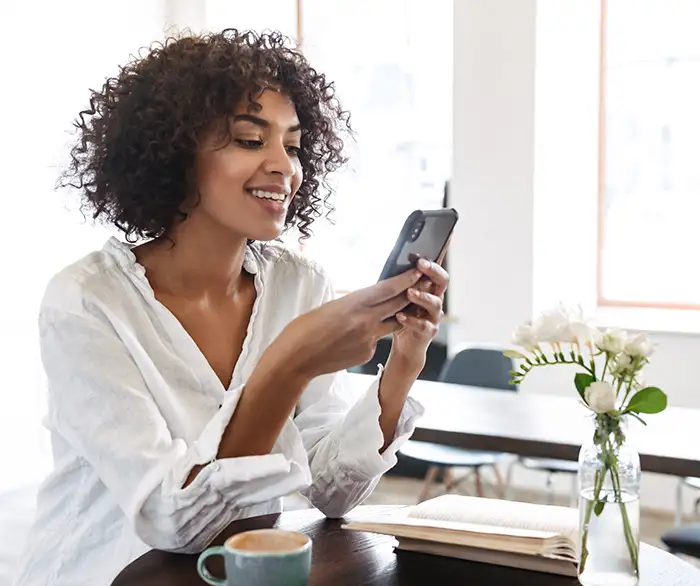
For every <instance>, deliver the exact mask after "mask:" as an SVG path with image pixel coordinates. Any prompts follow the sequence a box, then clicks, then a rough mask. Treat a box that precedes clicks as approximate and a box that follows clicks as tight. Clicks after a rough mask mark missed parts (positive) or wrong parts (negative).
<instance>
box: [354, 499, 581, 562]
mask: <svg viewBox="0 0 700 586" xmlns="http://www.w3.org/2000/svg"><path fill="white" fill-rule="evenodd" d="M343 528H344V529H355V530H358V531H370V532H373V533H383V534H386V535H394V536H395V537H397V539H398V541H399V545H398V549H402V550H410V551H420V552H423V553H429V554H435V555H443V556H448V557H455V558H462V559H466V560H472V561H476V562H482V563H487V564H496V565H502V566H513V567H516V568H522V569H527V570H533V571H537V572H547V573H551V574H561V575H564V576H576V564H577V553H576V552H577V535H578V511H577V509H571V508H568V507H554V506H547V505H533V504H529V503H519V502H514V501H503V500H497V499H487V498H477V497H468V496H459V495H445V496H441V497H438V498H435V499H432V500H429V501H425V502H423V503H421V504H419V505H416V506H415V507H405V508H402V509H400V510H398V511H396V512H392V513H388V514H384V515H377V516H374V517H367V518H361V517H357V518H353V519H352V521H350V522H349V523H347V524H346V525H344V526H343Z"/></svg>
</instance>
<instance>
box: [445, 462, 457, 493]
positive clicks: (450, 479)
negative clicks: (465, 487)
mask: <svg viewBox="0 0 700 586" xmlns="http://www.w3.org/2000/svg"><path fill="white" fill-rule="evenodd" d="M442 483H443V484H444V485H445V492H446V493H448V492H450V491H451V490H452V489H453V488H454V487H455V479H454V476H453V474H452V468H449V467H448V468H445V470H444V472H443V473H442Z"/></svg>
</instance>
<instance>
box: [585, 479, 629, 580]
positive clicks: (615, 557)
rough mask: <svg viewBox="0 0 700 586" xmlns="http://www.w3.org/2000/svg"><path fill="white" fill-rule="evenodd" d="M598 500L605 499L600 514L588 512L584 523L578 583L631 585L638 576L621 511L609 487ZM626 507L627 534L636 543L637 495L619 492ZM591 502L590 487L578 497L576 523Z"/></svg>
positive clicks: (591, 493) (591, 491)
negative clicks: (585, 554)
mask: <svg viewBox="0 0 700 586" xmlns="http://www.w3.org/2000/svg"><path fill="white" fill-rule="evenodd" d="M600 497H601V500H604V501H606V502H605V507H604V508H603V512H602V513H601V514H600V516H596V515H595V513H593V514H591V519H590V522H589V524H588V543H587V548H588V559H587V560H586V564H585V568H584V571H583V573H582V574H581V575H580V576H579V582H581V584H583V585H584V586H635V585H636V584H637V583H638V582H639V577H638V576H637V575H636V573H635V571H634V565H633V563H632V559H631V556H630V550H629V548H628V545H627V538H626V536H625V530H624V525H623V521H622V511H621V507H620V504H619V503H617V502H615V498H614V496H613V493H612V490H605V489H604V490H603V491H601V495H600ZM622 500H623V502H624V504H625V507H626V509H627V516H628V518H629V521H630V529H631V535H632V538H633V539H634V542H635V543H637V544H638V543H639V496H638V495H632V494H629V493H625V492H623V493H622ZM592 502H593V489H590V490H584V491H582V492H581V496H580V498H579V515H580V523H581V525H582V524H583V521H584V519H585V515H586V510H587V507H588V506H590V503H592Z"/></svg>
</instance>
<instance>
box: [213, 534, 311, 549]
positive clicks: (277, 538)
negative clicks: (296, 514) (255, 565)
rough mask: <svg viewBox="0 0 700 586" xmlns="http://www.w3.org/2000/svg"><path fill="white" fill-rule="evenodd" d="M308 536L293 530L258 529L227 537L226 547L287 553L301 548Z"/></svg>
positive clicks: (307, 540)
mask: <svg viewBox="0 0 700 586" xmlns="http://www.w3.org/2000/svg"><path fill="white" fill-rule="evenodd" d="M308 542H309V538H308V537H307V536H306V535H303V534H301V533H296V532H294V531H282V530H280V529H258V530H255V531H246V532H245V533H239V534H238V535H234V536H232V537H229V539H228V540H227V541H226V545H227V547H229V548H230V549H234V550H236V551H247V552H255V553H288V552H293V551H297V550H299V549H301V548H303V547H304V546H305V545H306V544H307V543H308Z"/></svg>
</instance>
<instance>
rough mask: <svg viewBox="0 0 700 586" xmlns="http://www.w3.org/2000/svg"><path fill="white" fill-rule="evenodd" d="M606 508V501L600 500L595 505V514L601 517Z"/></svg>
mask: <svg viewBox="0 0 700 586" xmlns="http://www.w3.org/2000/svg"><path fill="white" fill-rule="evenodd" d="M604 508H605V501H598V502H597V503H596V504H595V507H593V512H594V513H595V516H596V517H600V515H601V513H602V512H603V509H604Z"/></svg>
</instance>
